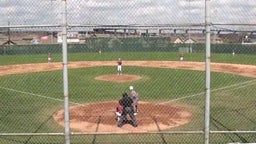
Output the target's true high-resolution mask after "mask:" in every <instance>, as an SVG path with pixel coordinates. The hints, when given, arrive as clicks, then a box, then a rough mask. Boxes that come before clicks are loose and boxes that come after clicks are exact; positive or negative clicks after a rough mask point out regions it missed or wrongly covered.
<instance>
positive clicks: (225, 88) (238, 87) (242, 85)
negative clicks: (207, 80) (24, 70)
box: [0, 80, 256, 105]
mask: <svg viewBox="0 0 256 144" xmlns="http://www.w3.org/2000/svg"><path fill="white" fill-rule="evenodd" d="M254 82H256V80H251V81H246V82H242V83H238V84H234V85H230V86H226V87H221V88H217V89H213V90H211V92H216V91H219V90H224V91H230V90H235V89H240V88H243V87H247V86H250V85H253V84H255V83H254ZM236 86H237V87H236ZM232 87H235V88H233V89H229V88H232ZM0 88H1V89H5V90H9V91H14V92H19V93H23V94H28V95H33V96H37V97H41V98H46V99H51V100H55V101H60V102H63V101H64V100H62V99H57V98H52V97H47V96H43V95H39V94H34V93H30V92H24V91H20V90H15V89H11V88H6V87H0ZM203 94H205V92H201V93H197V94H193V95H189V96H184V97H180V98H176V99H172V100H169V101H166V102H163V103H170V102H174V101H178V100H182V99H186V98H191V97H195V96H200V95H203ZM69 103H71V104H75V105H83V104H80V103H75V102H71V101H69Z"/></svg>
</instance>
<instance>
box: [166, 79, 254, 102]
mask: <svg viewBox="0 0 256 144" xmlns="http://www.w3.org/2000/svg"><path fill="white" fill-rule="evenodd" d="M254 82H256V80H251V81H246V82H242V83H238V84H234V85H230V86H226V87H221V88H217V89H213V90H211V92H216V91H219V90H224V91H230V90H235V89H240V88H243V87H247V86H250V85H253V84H255V83H254ZM236 86H238V87H236ZM232 87H235V88H233V89H229V88H232ZM203 94H205V92H201V93H198V94H193V95H190V96H184V97H181V98H176V99H172V100H169V101H167V102H163V103H169V102H173V101H178V100H181V99H186V98H191V97H195V96H199V95H203Z"/></svg>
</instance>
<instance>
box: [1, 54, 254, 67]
mask: <svg viewBox="0 0 256 144" xmlns="http://www.w3.org/2000/svg"><path fill="white" fill-rule="evenodd" d="M119 57H120V58H122V59H123V60H143V61H144V60H148V61H177V60H179V53H175V52H136V53H135V52H114V53H110V52H108V53H102V54H101V55H100V54H98V53H71V54H68V60H69V61H112V60H117V59H118V58H119ZM52 59H53V61H54V62H61V61H62V55H61V54H54V53H53V54H52ZM184 60H185V61H198V62H204V61H205V54H204V53H186V54H185V56H184ZM45 62H47V54H45V55H41V54H38V55H7V56H0V65H12V64H24V63H45ZM211 62H218V63H236V64H250V65H255V64H256V59H255V56H254V55H245V54H236V55H235V56H233V55H232V54H214V53H213V54H211Z"/></svg>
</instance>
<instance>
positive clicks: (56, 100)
mask: <svg viewBox="0 0 256 144" xmlns="http://www.w3.org/2000/svg"><path fill="white" fill-rule="evenodd" d="M236 56H237V57H236V58H237V59H236V58H235V57H233V56H232V55H221V54H219V55H217V54H216V55H215V54H214V55H212V61H214V62H225V63H241V64H255V59H254V58H253V57H251V56H245V55H236ZM118 57H121V58H122V59H124V60H177V59H178V57H177V53H104V54H102V55H99V54H96V53H90V54H70V55H69V60H70V61H83V60H88V61H93V60H100V61H103V60H116V59H117V58H118ZM203 59H204V55H203V54H188V55H187V57H186V56H185V60H189V61H203ZM3 60H6V61H4V62H3ZM53 60H54V61H61V55H54V54H53ZM45 61H47V55H33V56H24V55H23V56H20V57H18V58H17V57H16V58H15V56H0V63H1V65H9V64H22V63H41V62H45ZM123 71H124V73H127V74H135V75H140V76H141V77H142V79H141V80H139V81H136V82H126V83H121V84H120V83H115V82H106V81H96V80H94V78H95V77H96V76H100V75H105V74H113V73H114V74H115V73H116V67H111V66H109V67H108V66H106V67H91V68H79V69H70V70H69V100H70V104H71V105H75V103H81V104H82V103H87V102H97V101H109V100H118V99H119V98H120V97H121V93H122V92H124V91H128V90H127V88H128V87H129V85H134V86H135V88H136V89H137V91H138V92H139V94H140V96H141V100H142V101H159V102H163V101H164V102H166V101H169V102H170V103H172V102H173V103H180V104H185V105H189V106H190V107H191V111H192V114H193V119H192V121H191V122H190V123H188V124H186V125H183V126H181V127H177V128H173V129H171V130H178V131H180V130H188V131H191V130H192V131H201V130H204V102H205V94H204V91H205V72H201V71H189V70H177V69H163V68H145V67H133V66H128V67H123ZM211 77H212V78H211V91H212V93H211V130H225V131H226V130H254V131H255V130H256V127H255V125H256V121H255V119H256V114H255V95H254V94H255V92H256V90H255V86H256V83H255V79H254V78H248V77H243V76H238V75H233V74H224V73H216V72H212V73H211ZM0 81H1V83H0V88H1V90H0V98H1V101H0V105H1V106H0V107H1V111H0V116H1V117H0V133H13V132H17V133H38V132H43V133H48V132H49V133H53V132H61V133H62V132H64V128H63V127H61V126H59V125H58V124H57V123H56V122H55V121H54V120H53V119H52V115H53V113H55V112H56V111H58V110H60V109H62V108H63V84H62V71H52V72H37V73H29V74H18V75H11V76H1V77H0ZM180 98H183V99H180ZM62 138H63V137H59V136H54V137H53V136H47V137H44V136H33V137H30V136H23V137H1V138H0V143H5V144H13V143H26V142H27V143H41V142H42V141H43V142H44V143H52V142H53V141H54V142H56V143H63V142H64V139H62ZM241 139H246V140H247V141H249V142H250V141H251V142H255V141H256V139H255V138H254V137H253V136H251V135H235V134H233V135H230V136H227V135H219V136H218V137H217V136H216V137H215V135H213V136H212V137H211V141H212V142H217V143H224V142H225V143H227V142H232V141H235V140H236V141H239V140H240V141H241ZM71 140H72V141H73V142H74V143H93V142H95V143H120V142H121V143H134V142H148V143H150V142H152V143H165V142H167V143H178V142H181V143H203V135H198V134H188V135H172V134H171V135H170V134H165V135H160V134H148V135H135V134H130V135H102V136H101V135H97V136H95V135H87V136H84V135H83V136H72V139H71Z"/></svg>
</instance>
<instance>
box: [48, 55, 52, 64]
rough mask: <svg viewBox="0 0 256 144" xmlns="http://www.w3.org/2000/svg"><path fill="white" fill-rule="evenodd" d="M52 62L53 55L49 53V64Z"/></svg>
mask: <svg viewBox="0 0 256 144" xmlns="http://www.w3.org/2000/svg"><path fill="white" fill-rule="evenodd" d="M50 62H52V54H51V53H48V63H50Z"/></svg>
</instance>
